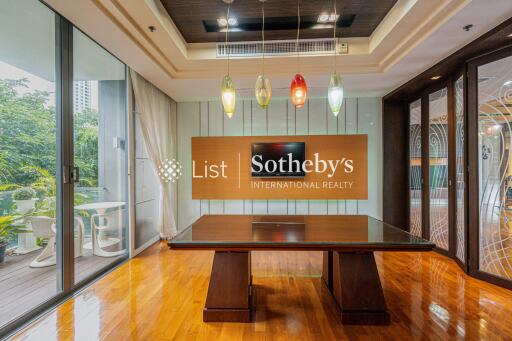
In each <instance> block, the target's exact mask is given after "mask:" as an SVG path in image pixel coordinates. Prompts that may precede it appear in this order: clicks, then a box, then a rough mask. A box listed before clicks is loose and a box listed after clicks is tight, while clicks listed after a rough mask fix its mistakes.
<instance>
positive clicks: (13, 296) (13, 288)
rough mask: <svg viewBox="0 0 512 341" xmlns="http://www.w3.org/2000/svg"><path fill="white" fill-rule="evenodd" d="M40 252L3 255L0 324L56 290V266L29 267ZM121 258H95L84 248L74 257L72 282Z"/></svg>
mask: <svg viewBox="0 0 512 341" xmlns="http://www.w3.org/2000/svg"><path fill="white" fill-rule="evenodd" d="M85 243H87V238H86V240H85ZM40 252H41V251H40V250H37V251H34V252H31V253H28V254H25V255H12V256H6V257H5V262H4V263H2V264H0V302H2V304H0V325H2V324H4V323H6V322H8V321H11V320H12V319H14V318H16V317H18V316H20V315H21V314H23V313H24V312H26V311H29V310H31V309H33V308H34V307H35V306H37V305H39V304H41V303H43V302H45V301H46V300H48V299H50V298H51V297H52V296H54V295H55V294H56V293H57V269H56V266H55V265H54V266H49V267H45V268H31V267H30V266H29V264H30V263H31V262H32V261H33V260H34V258H36V257H37V255H38V254H39V253H40ZM120 257H122V256H119V257H98V256H94V255H93V254H92V250H90V249H84V250H83V255H82V256H81V257H78V258H75V267H76V270H75V281H80V280H82V279H84V278H85V277H87V276H89V275H91V274H92V273H94V272H96V271H98V270H100V269H102V268H104V267H106V266H107V265H108V264H110V263H112V262H114V261H115V260H117V259H118V258H120Z"/></svg>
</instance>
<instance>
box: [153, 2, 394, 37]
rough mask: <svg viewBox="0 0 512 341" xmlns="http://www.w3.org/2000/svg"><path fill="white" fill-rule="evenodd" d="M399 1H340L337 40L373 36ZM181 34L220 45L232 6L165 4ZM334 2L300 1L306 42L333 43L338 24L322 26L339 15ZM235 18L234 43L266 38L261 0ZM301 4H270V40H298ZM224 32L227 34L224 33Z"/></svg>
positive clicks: (238, 8) (238, 5)
mask: <svg viewBox="0 0 512 341" xmlns="http://www.w3.org/2000/svg"><path fill="white" fill-rule="evenodd" d="M396 1H397V0H337V13H338V14H339V15H341V18H340V20H339V21H338V25H337V26H338V28H337V35H338V36H341V37H368V36H370V35H371V34H372V32H373V31H374V30H375V28H376V27H377V26H378V25H379V23H380V22H381V21H382V19H383V18H384V17H385V16H386V14H387V13H388V12H389V10H390V9H391V8H392V7H393V5H394V4H395V3H396ZM161 2H162V5H163V6H164V8H165V9H166V10H167V12H168V13H169V15H170V17H171V18H172V20H173V22H174V23H175V24H176V26H177V27H178V29H179V30H180V32H181V34H182V35H183V37H184V38H185V40H186V41H187V42H188V43H206V42H220V41H223V40H224V39H225V36H224V35H225V33H224V32H225V28H223V27H222V25H219V22H218V19H222V18H224V19H225V18H226V12H227V5H226V4H225V3H224V2H222V1H221V0H161ZM333 6H334V5H333V1H332V0H309V1H301V2H300V14H301V32H300V37H301V38H304V39H312V38H330V37H332V35H333V31H332V28H333V26H332V23H329V21H326V22H321V21H319V19H320V20H321V18H320V17H321V16H323V17H324V18H328V16H329V15H330V14H332V13H333V12H334V11H333V8H334V7H333ZM230 17H232V18H236V21H237V25H236V26H232V28H233V31H231V30H230V31H231V32H230V34H229V35H230V41H255V40H260V39H261V32H260V29H261V3H260V2H259V1H258V0H251V1H249V0H235V1H234V2H233V3H232V4H231V8H230ZM296 27H297V1H296V0H267V1H266V2H265V39H268V40H286V39H295V38H296V34H297V31H296ZM223 31H224V32H223Z"/></svg>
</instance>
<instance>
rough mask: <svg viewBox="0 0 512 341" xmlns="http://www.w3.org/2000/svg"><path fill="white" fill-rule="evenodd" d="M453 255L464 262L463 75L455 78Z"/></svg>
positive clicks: (464, 150)
mask: <svg viewBox="0 0 512 341" xmlns="http://www.w3.org/2000/svg"><path fill="white" fill-rule="evenodd" d="M454 88H455V91H454V95H455V119H454V124H455V129H454V130H455V257H456V258H457V259H458V260H459V261H460V262H462V263H463V264H465V263H466V213H465V206H466V205H465V190H466V171H465V169H466V141H465V136H466V133H465V130H466V119H465V107H464V102H465V101H464V77H463V76H460V77H458V78H457V79H456V80H455V84H454Z"/></svg>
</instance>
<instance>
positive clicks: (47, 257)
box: [30, 216, 84, 268]
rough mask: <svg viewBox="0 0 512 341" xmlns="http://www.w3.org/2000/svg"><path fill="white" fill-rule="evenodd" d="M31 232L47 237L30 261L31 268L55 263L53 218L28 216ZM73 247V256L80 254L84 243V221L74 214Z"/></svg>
mask: <svg viewBox="0 0 512 341" xmlns="http://www.w3.org/2000/svg"><path fill="white" fill-rule="evenodd" d="M30 224H31V225H32V232H33V233H34V235H35V236H36V237H37V238H48V244H47V245H46V247H45V248H44V249H43V251H41V253H40V254H39V255H38V256H37V257H36V259H34V260H33V261H32V262H31V263H30V267H31V268H44V267H47V266H52V265H55V264H57V258H56V250H55V236H56V228H55V218H50V217H43V216H41V217H37V216H36V217H30ZM74 231H75V232H74V240H75V242H74V244H75V245H74V247H75V258H77V257H80V256H82V252H83V251H82V250H83V244H84V221H83V220H82V218H81V217H78V216H75V226H74Z"/></svg>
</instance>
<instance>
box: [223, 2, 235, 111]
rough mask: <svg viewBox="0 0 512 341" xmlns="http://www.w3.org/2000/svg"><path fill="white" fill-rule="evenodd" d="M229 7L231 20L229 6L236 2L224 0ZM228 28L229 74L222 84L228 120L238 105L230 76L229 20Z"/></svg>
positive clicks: (224, 106)
mask: <svg viewBox="0 0 512 341" xmlns="http://www.w3.org/2000/svg"><path fill="white" fill-rule="evenodd" d="M223 1H224V2H225V3H226V4H227V5H228V13H227V14H228V15H227V16H226V18H227V19H229V6H230V5H231V3H232V2H233V1H234V0H223ZM227 21H228V23H227V26H226V50H227V53H228V73H227V75H225V76H224V78H222V83H221V99H222V107H223V108H224V113H225V114H226V116H227V117H228V118H231V117H233V113H234V112H235V103H236V89H235V85H234V84H233V80H232V79H231V77H230V76H229V53H230V51H229V46H228V34H229V20H227Z"/></svg>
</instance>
